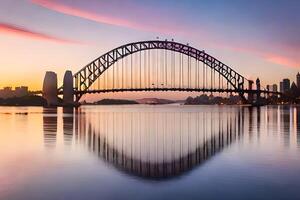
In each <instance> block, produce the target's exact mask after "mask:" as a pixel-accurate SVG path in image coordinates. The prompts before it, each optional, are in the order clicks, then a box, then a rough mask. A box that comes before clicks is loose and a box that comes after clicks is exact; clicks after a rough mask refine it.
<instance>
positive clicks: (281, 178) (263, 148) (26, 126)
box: [0, 105, 300, 200]
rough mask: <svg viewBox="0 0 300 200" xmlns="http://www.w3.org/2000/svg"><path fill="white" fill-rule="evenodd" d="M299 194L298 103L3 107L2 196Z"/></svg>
mask: <svg viewBox="0 0 300 200" xmlns="http://www.w3.org/2000/svg"><path fill="white" fill-rule="evenodd" d="M200 198H202V199H239V200H240V199H295V200H296V199H300V107H293V106H268V107H262V108H260V109H258V108H250V107H245V106H180V105H167V106H143V105H133V106H83V107H81V108H79V109H77V110H75V109H74V110H73V109H62V108H58V109H53V108H52V109H50V108H39V107H0V199H1V200H2V199H3V200H23V199H26V200H27V199H30V200H47V199H55V200H56V199H72V200H73V199H74V200H76V199H86V200H89V199H103V200H106V199H107V200H110V199H130V200H132V199H200Z"/></svg>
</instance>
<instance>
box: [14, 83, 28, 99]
mask: <svg viewBox="0 0 300 200" xmlns="http://www.w3.org/2000/svg"><path fill="white" fill-rule="evenodd" d="M26 95H28V87H26V86H21V87H16V88H15V96H16V97H23V96H26Z"/></svg>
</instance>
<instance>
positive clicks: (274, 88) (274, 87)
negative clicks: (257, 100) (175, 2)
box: [272, 84, 278, 92]
mask: <svg viewBox="0 0 300 200" xmlns="http://www.w3.org/2000/svg"><path fill="white" fill-rule="evenodd" d="M272 91H273V92H278V87H277V84H273V87H272Z"/></svg>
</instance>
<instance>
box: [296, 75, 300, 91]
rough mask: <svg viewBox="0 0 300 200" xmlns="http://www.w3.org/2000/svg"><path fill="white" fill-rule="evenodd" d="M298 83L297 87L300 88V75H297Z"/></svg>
mask: <svg viewBox="0 0 300 200" xmlns="http://www.w3.org/2000/svg"><path fill="white" fill-rule="evenodd" d="M296 82H297V87H298V88H300V73H299V72H298V74H297V75H296Z"/></svg>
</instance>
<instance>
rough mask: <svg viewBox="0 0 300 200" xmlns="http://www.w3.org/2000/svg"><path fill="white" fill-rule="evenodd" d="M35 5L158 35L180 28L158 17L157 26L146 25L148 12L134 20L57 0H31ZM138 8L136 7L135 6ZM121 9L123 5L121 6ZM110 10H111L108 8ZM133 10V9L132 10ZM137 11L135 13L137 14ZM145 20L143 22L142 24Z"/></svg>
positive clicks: (145, 11) (101, 6)
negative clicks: (162, 21)
mask: <svg viewBox="0 0 300 200" xmlns="http://www.w3.org/2000/svg"><path fill="white" fill-rule="evenodd" d="M30 1H31V2H32V3H33V4H36V5H39V6H42V7H44V8H47V9H49V10H53V11H56V12H59V13H63V14H66V15H70V16H75V17H80V18H83V19H87V20H91V21H95V22H98V23H103V24H108V25H115V26H121V27H126V28H131V29H135V30H142V31H150V32H158V33H166V34H171V33H174V30H175V29H176V31H177V32H179V31H180V30H178V27H173V26H172V25H169V24H165V23H164V24H163V25H162V24H160V23H158V22H159V21H158V20H160V21H161V20H162V19H161V18H158V19H157V20H155V19H154V18H156V16H151V18H153V19H154V21H156V23H155V24H147V23H145V21H146V19H144V16H145V13H147V10H143V12H142V13H143V16H142V15H141V13H139V14H138V15H137V16H135V17H134V18H132V17H129V15H125V16H122V17H120V16H118V15H116V14H108V13H107V12H101V13H100V12H99V11H97V12H95V11H93V10H91V9H87V8H80V7H79V6H77V7H76V6H74V5H68V4H66V3H64V2H62V1H55V0H30ZM104 3H105V2H97V7H99V8H102V9H103V8H104V9H105V5H104ZM134 6H136V5H134ZM120 7H121V5H120ZM108 9H109V8H108ZM121 9H122V10H120V11H119V12H120V13H121V12H123V10H124V9H123V8H121ZM132 9H133V8H132ZM141 9H142V8H135V9H133V10H137V11H138V10H141ZM137 11H135V12H137ZM141 18H143V22H140V21H139V20H141Z"/></svg>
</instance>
